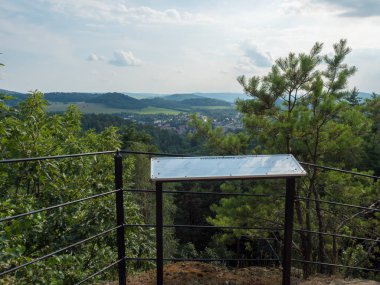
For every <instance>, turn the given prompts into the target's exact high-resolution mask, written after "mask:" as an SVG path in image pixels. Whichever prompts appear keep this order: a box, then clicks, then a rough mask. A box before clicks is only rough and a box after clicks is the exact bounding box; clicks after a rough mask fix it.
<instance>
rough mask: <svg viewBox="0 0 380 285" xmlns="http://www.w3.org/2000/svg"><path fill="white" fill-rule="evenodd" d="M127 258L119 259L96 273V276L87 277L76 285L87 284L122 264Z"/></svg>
mask: <svg viewBox="0 0 380 285" xmlns="http://www.w3.org/2000/svg"><path fill="white" fill-rule="evenodd" d="M124 259H125V258H121V259H119V260H118V261H115V262H113V263H111V264H110V265H107V266H106V267H104V268H103V269H101V270H99V271H97V272H95V273H94V274H91V275H90V276H88V277H86V278H85V279H83V280H81V281H79V282H78V283H76V284H75V285H80V284H83V283H85V282H86V281H88V280H90V279H91V278H93V277H95V276H97V275H99V274H102V273H103V272H104V271H107V270H108V269H110V268H111V267H113V266H115V265H116V264H119V263H120V262H122V261H123V260H124Z"/></svg>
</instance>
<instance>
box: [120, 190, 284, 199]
mask: <svg viewBox="0 0 380 285" xmlns="http://www.w3.org/2000/svg"><path fill="white" fill-rule="evenodd" d="M124 191H125V192H132V193H133V192H136V193H138V192H143V193H156V190H151V189H124ZM162 192H163V193H167V194H191V195H216V196H218V195H219V196H252V197H268V198H285V195H272V194H253V193H252V194H251V193H241V192H240V193H226V192H194V191H179V190H178V191H173V190H163V191H162Z"/></svg>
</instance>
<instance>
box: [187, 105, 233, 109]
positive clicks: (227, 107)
mask: <svg viewBox="0 0 380 285" xmlns="http://www.w3.org/2000/svg"><path fill="white" fill-rule="evenodd" d="M193 109H199V110H229V109H233V107H231V106H194V107H193Z"/></svg>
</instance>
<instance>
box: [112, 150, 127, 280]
mask: <svg viewBox="0 0 380 285" xmlns="http://www.w3.org/2000/svg"><path fill="white" fill-rule="evenodd" d="M114 162H115V190H120V191H117V192H116V224H117V225H118V226H121V227H120V228H118V229H117V256H118V260H121V261H120V262H119V264H118V270H119V285H126V284H127V274H126V264H125V236H124V227H123V226H122V225H123V224H124V192H123V191H122V189H123V157H122V156H121V154H120V152H119V151H117V153H116V155H115V157H114Z"/></svg>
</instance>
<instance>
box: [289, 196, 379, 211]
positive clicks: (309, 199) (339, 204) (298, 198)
mask: <svg viewBox="0 0 380 285" xmlns="http://www.w3.org/2000/svg"><path fill="white" fill-rule="evenodd" d="M295 199H296V200H304V201H313V202H321V203H325V204H330V205H337V206H344V207H350V208H356V209H360V210H370V211H374V212H379V211H380V209H378V208H371V207H364V206H358V205H352V204H346V203H340V202H333V201H327V200H320V199H312V198H306V197H300V196H296V197H295Z"/></svg>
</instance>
